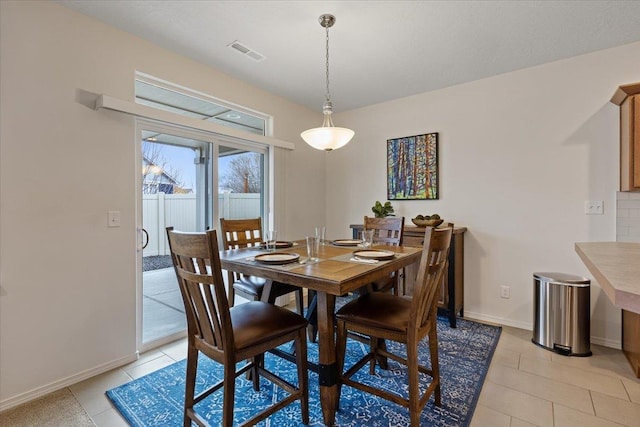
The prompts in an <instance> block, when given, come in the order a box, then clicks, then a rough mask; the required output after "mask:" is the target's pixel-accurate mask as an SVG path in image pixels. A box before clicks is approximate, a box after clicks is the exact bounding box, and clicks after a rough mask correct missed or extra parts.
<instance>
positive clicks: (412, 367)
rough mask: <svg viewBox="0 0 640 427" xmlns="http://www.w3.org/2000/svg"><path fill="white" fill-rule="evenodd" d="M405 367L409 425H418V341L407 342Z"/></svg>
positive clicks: (413, 426)
mask: <svg viewBox="0 0 640 427" xmlns="http://www.w3.org/2000/svg"><path fill="white" fill-rule="evenodd" d="M407 368H408V373H409V416H410V417H411V427H419V426H420V390H419V388H418V379H419V377H418V343H417V342H415V340H413V339H409V340H408V342H407Z"/></svg>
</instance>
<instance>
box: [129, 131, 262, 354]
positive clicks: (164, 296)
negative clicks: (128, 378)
mask: <svg viewBox="0 0 640 427" xmlns="http://www.w3.org/2000/svg"><path fill="white" fill-rule="evenodd" d="M138 127H139V138H140V145H139V156H140V157H139V158H140V168H141V177H140V180H139V182H138V185H139V189H140V190H139V194H140V200H139V204H138V206H139V209H138V211H139V214H138V218H139V219H138V221H139V230H140V245H139V251H138V254H139V255H138V256H139V258H138V265H140V269H139V280H138V283H139V286H138V295H139V298H138V299H139V304H138V310H139V316H138V317H139V321H138V324H139V325H138V328H139V334H138V336H139V337H141V343H140V344H141V345H140V349H141V350H146V349H148V348H152V347H155V346H158V345H161V344H163V343H165V342H170V341H172V340H174V339H177V338H179V337H180V336H183V335H184V334H185V331H186V320H185V314H184V305H183V302H182V297H181V295H180V291H179V288H178V285H177V282H176V279H175V273H174V271H173V267H172V263H171V257H170V251H169V246H168V242H167V239H166V230H165V229H166V227H169V226H171V227H174V228H175V229H177V230H181V231H194V232H197V231H205V230H208V229H212V228H214V229H217V228H218V225H219V223H220V218H221V217H224V218H227V219H234V218H236V219H237V218H256V217H262V218H264V219H266V218H267V215H266V211H267V209H266V202H265V200H266V199H267V198H266V197H265V194H266V189H267V187H268V186H267V185H266V179H265V177H267V176H268V174H267V173H266V171H267V164H268V162H267V154H268V151H267V150H266V148H263V147H260V146H258V145H256V144H250V143H247V142H242V141H234V140H231V139H221V138H220V137H216V136H213V135H207V134H204V133H199V132H190V131H187V130H184V129H182V128H178V127H171V126H166V125H158V124H155V123H150V122H146V121H142V120H141V121H140V122H139V123H138Z"/></svg>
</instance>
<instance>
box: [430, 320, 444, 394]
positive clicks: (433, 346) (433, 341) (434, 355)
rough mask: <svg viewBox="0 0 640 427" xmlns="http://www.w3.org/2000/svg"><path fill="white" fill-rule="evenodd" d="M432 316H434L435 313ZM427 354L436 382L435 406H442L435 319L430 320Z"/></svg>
mask: <svg viewBox="0 0 640 427" xmlns="http://www.w3.org/2000/svg"><path fill="white" fill-rule="evenodd" d="M432 315H433V316H435V313H433V314H432ZM429 353H430V355H431V373H432V376H433V381H436V389H435V401H436V406H442V396H441V391H440V362H439V361H438V328H437V325H436V321H435V317H434V318H433V319H432V320H431V328H430V330H429Z"/></svg>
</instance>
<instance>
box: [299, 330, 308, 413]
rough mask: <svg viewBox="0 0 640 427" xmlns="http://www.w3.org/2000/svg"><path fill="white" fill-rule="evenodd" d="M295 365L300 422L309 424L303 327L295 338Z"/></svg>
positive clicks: (305, 341) (305, 340)
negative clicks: (299, 396) (300, 414)
mask: <svg viewBox="0 0 640 427" xmlns="http://www.w3.org/2000/svg"><path fill="white" fill-rule="evenodd" d="M296 365H297V366H298V388H299V389H300V391H302V397H301V398H300V409H301V412H302V424H304V425H307V424H309V371H308V369H307V336H306V331H305V329H300V331H298V337H297V338H296Z"/></svg>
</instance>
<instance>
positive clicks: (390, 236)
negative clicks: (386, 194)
mask: <svg viewBox="0 0 640 427" xmlns="http://www.w3.org/2000/svg"><path fill="white" fill-rule="evenodd" d="M364 229H365V230H374V231H373V242H374V243H375V244H379V245H380V244H384V245H389V246H400V245H402V230H403V229H404V217H389V216H388V217H385V218H374V217H368V216H365V217H364Z"/></svg>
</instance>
